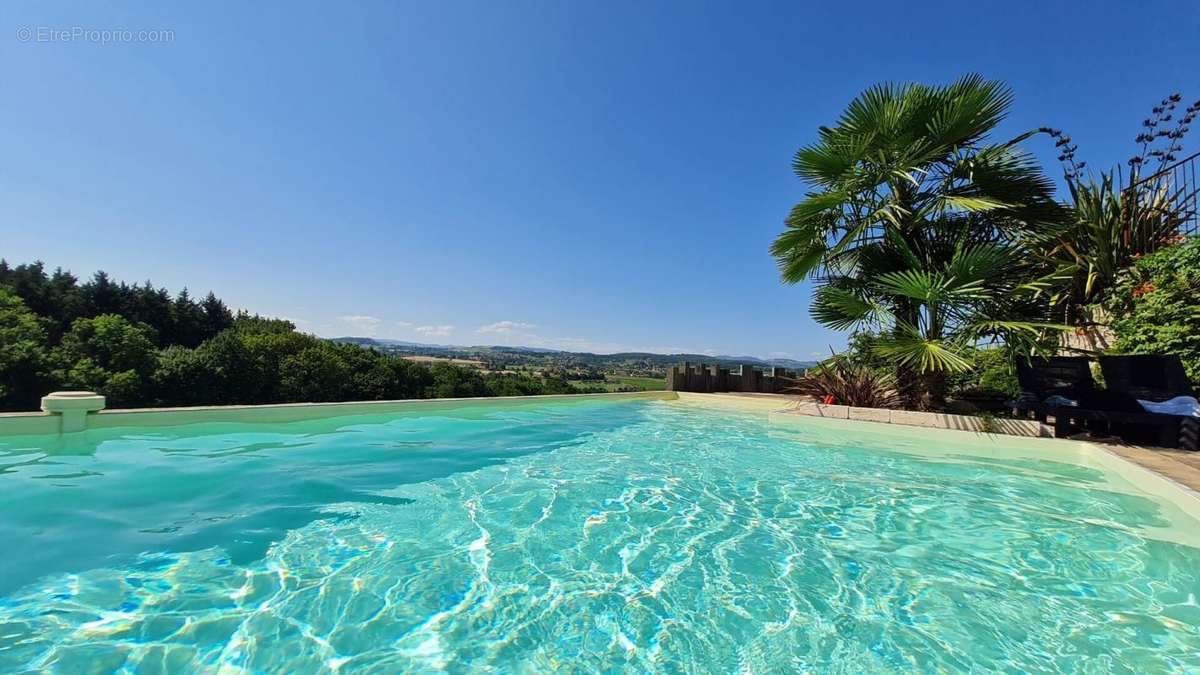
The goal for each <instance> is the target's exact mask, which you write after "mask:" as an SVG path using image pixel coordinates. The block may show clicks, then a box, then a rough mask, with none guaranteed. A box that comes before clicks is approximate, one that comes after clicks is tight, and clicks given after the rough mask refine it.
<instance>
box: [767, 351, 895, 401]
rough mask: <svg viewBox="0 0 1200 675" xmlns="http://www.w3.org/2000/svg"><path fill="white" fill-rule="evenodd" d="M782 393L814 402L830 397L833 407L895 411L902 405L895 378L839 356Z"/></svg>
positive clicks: (807, 374) (828, 360) (809, 372)
mask: <svg viewBox="0 0 1200 675" xmlns="http://www.w3.org/2000/svg"><path fill="white" fill-rule="evenodd" d="M785 391H786V392H787V393H789V394H796V395H799V396H811V397H812V398H815V399H817V400H825V399H826V397H832V399H831V402H832V403H834V404H836V405H852V406H857V407H861V408H898V407H900V403H901V399H900V393H899V392H898V391H896V380H895V378H894V377H892V376H891V375H887V374H883V373H880V372H878V371H874V370H871V369H870V368H866V367H863V366H856V365H851V364H850V363H849V362H848V361H847V360H846V359H845V357H842V356H834V357H833V358H831V359H827V360H826V361H825V362H824V363H822V364H821V365H819V366H817V367H815V368H810V369H809V370H808V371H807V372H805V373H804V375H802V376H800V377H798V378H796V380H795V381H794V382H793V383H792V385H791V386H790V387H788V388H787V389H786V390H785Z"/></svg>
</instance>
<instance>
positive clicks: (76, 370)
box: [57, 314, 158, 405]
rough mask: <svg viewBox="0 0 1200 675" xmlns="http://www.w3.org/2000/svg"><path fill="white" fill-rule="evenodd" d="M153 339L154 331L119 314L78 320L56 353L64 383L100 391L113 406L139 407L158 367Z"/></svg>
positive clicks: (64, 337) (72, 325)
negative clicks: (151, 377)
mask: <svg viewBox="0 0 1200 675" xmlns="http://www.w3.org/2000/svg"><path fill="white" fill-rule="evenodd" d="M154 338H155V334H154V329H153V328H151V327H149V326H147V325H146V324H142V323H136V324H135V323H130V322H129V321H128V320H127V319H126V318H125V317H123V316H119V315H116V314H101V315H100V316H97V317H94V318H90V319H76V320H75V322H74V323H73V324H71V330H70V331H68V332H67V334H66V335H64V336H63V339H62V343H61V344H60V345H59V347H58V350H57V357H58V360H59V361H60V362H61V363H62V364H63V368H62V370H61V371H60V372H61V373H62V376H61V380H62V381H63V383H64V384H66V385H67V386H70V387H76V388H81V389H93V390H96V391H99V392H100V393H102V394H104V395H105V396H106V397H107V398H109V399H111V402H112V403H113V404H114V405H131V404H136V403H138V402H140V400H141V399H142V398H143V387H144V386H145V385H146V384H148V378H149V377H150V375H151V374H152V373H153V371H154V368H155V366H156V365H157V363H158V359H157V354H156V351H155V346H154Z"/></svg>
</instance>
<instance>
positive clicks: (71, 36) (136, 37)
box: [17, 26, 175, 45]
mask: <svg viewBox="0 0 1200 675" xmlns="http://www.w3.org/2000/svg"><path fill="white" fill-rule="evenodd" d="M17 40H18V41H19V42H87V43H92V44H100V45H108V44H134V43H139V42H174V41H175V31H174V30H172V29H170V28H157V29H130V28H89V27H87V26H65V27H61V28H59V27H54V26H21V27H20V28H18V29H17Z"/></svg>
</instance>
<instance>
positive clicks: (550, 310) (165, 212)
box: [0, 0, 1200, 359]
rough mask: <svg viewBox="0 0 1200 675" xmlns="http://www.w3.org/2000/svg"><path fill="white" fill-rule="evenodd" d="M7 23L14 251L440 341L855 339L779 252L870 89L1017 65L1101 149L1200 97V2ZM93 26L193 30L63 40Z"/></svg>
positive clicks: (10, 242) (125, 7)
mask: <svg viewBox="0 0 1200 675" xmlns="http://www.w3.org/2000/svg"><path fill="white" fill-rule="evenodd" d="M969 5H980V6H977V7H976V6H969ZM0 26H2V31H3V32H2V34H0V82H2V83H3V87H4V91H5V94H6V97H5V98H6V101H5V105H4V106H2V107H0V129H2V131H0V152H2V157H3V159H2V163H0V167H2V168H0V256H3V257H5V258H7V259H9V260H10V261H29V260H34V259H42V260H44V261H45V262H46V263H47V264H48V265H50V266H52V267H53V266H58V265H61V266H63V267H65V268H68V269H70V270H72V271H74V272H75V273H77V274H80V275H81V276H82V275H88V274H90V273H91V272H92V271H94V270H96V269H104V270H107V271H108V272H110V273H111V274H112V275H114V276H115V277H117V278H120V279H126V280H144V279H146V278H150V279H152V280H153V281H154V282H155V283H157V284H159V285H165V286H167V287H169V288H171V289H172V290H178V289H179V288H181V287H183V286H185V285H186V286H188V287H189V288H190V289H191V290H192V291H193V292H200V293H203V292H205V291H208V290H210V289H211V290H213V291H215V292H216V293H217V294H218V295H219V296H221V297H222V298H225V299H226V300H227V301H228V302H229V303H230V304H232V305H234V306H236V307H245V308H248V309H250V310H252V311H257V312H262V313H266V314H273V315H278V316H285V317H288V318H291V319H293V320H295V321H296V322H297V324H298V326H299V327H300V329H302V330H306V331H310V332H315V333H317V334H320V335H325V336H333V335H346V334H357V335H373V336H377V337H390V338H398V339H406V340H416V341H426V342H439V343H458V344H529V345H534V346H545V347H559V348H566V349H577V350H593V351H616V350H627V349H638V350H653V351H680V350H687V351H709V352H712V353H724V354H732V353H736V354H755V355H760V356H767V355H775V356H783V355H787V356H791V357H795V358H801V359H805V358H809V357H810V355H812V354H814V353H816V354H823V353H825V352H827V349H828V348H827V345H833V346H834V347H837V346H840V345H841V344H842V343H843V338H842V336H841V335H839V334H837V333H832V332H829V331H826V330H824V329H822V328H820V327H819V326H817V325H816V324H814V323H813V322H812V320H811V319H810V318H809V317H808V310H807V306H808V294H809V289H808V288H807V287H806V286H792V287H787V286H783V285H781V284H780V283H779V281H778V277H777V274H776V269H775V266H774V262H773V260H772V259H771V257H770V256H769V255H768V253H767V247H768V245H769V244H770V242H771V240H772V239H773V238H774V236H775V235H776V234H778V232H779V231H780V230H781V228H782V224H781V223H782V220H783V218H784V216H785V215H786V213H787V211H788V209H789V207H790V206H791V205H792V204H793V203H794V202H796V201H797V200H798V199H799V198H800V197H801V196H802V195H803V191H804V190H803V185H802V184H801V183H800V182H799V181H798V180H797V179H796V178H795V177H794V176H793V175H792V174H791V171H790V166H789V165H790V160H791V156H792V153H793V152H794V151H795V150H796V148H798V147H799V146H800V145H802V144H804V143H807V142H809V141H811V140H812V139H813V137H814V134H815V131H816V128H817V126H818V125H820V124H827V123H830V122H832V121H833V120H834V119H835V117H836V116H837V114H838V113H839V112H840V111H841V109H842V108H843V107H844V106H845V104H846V103H847V102H848V101H849V100H850V99H852V98H853V97H854V96H855V95H856V94H857V93H858V92H859V91H861V90H862V89H863V88H865V87H867V86H870V85H871V84H874V83H877V82H881V81H888V80H892V81H925V82H946V81H949V80H952V79H954V78H955V77H957V76H959V75H961V74H963V73H965V72H969V71H977V72H980V73H982V74H984V75H986V76H988V77H993V78H999V79H1003V80H1005V81H1007V82H1008V83H1009V84H1011V86H1012V87H1013V88H1014V90H1015V93H1016V105H1015V109H1014V110H1013V112H1012V115H1011V117H1010V119H1009V120H1008V122H1007V123H1006V124H1005V126H1004V128H1003V130H1002V133H1001V135H1015V134H1017V133H1020V132H1022V131H1024V130H1026V129H1029V128H1034V127H1038V126H1042V125H1051V126H1056V127H1061V128H1063V129H1065V130H1067V131H1068V133H1070V134H1072V135H1073V136H1074V137H1075V139H1076V140H1077V141H1078V143H1079V146H1080V152H1079V154H1080V157H1081V158H1082V159H1085V160H1087V161H1088V162H1089V164H1091V165H1092V166H1103V165H1108V164H1111V163H1114V162H1118V161H1121V160H1122V159H1123V158H1125V157H1126V156H1128V155H1129V154H1130V153H1131V152H1132V150H1133V142H1132V138H1133V136H1135V135H1136V134H1137V133H1138V124H1139V122H1140V120H1141V119H1142V118H1143V117H1144V116H1145V115H1146V114H1147V112H1148V110H1149V108H1150V107H1151V106H1152V105H1153V104H1154V103H1155V102H1156V101H1157V100H1159V99H1160V98H1161V97H1163V96H1164V95H1166V94H1167V93H1169V92H1172V91H1175V90H1182V92H1183V94H1184V96H1185V97H1187V98H1188V99H1189V100H1191V99H1194V98H1196V97H1200V78H1198V77H1197V70H1196V65H1197V56H1198V55H1200V54H1198V49H1197V45H1196V42H1195V36H1196V35H1197V33H1198V29H1200V5H1196V4H1194V3H1186V2H1185V3H1179V2H1174V3H1170V4H1167V3H1104V2H1087V3H1084V2H1076V3H1065V2H1050V3H1046V2H1036V3H1034V2H1030V3H1017V2H1007V3H959V2H954V3H940V4H935V3H908V4H897V3H880V4H873V3H869V2H859V3H819V4H813V5H811V6H804V5H803V4H802V3H733V2H729V3H715V2H679V3H672V2H651V3H647V2H582V1H580V2H574V1H561V2H558V1H556V2H551V1H550V0H542V1H538V2H478V3H464V2H431V3H419V4H418V3H407V2H389V3H356V4H355V5H354V6H353V7H350V6H342V5H339V4H336V3H319V4H318V3H314V4H307V5H303V4H297V3H278V4H275V3H191V4H190V6H185V5H176V4H174V3H138V4H134V3H130V4H115V3H81V4H78V5H72V4H69V3H56V4H53V5H51V4H48V3H29V4H11V3H6V4H5V5H4V7H3V8H0ZM76 28H78V29H81V30H105V29H108V30H112V29H125V30H130V31H133V32H137V31H152V30H163V31H172V32H173V39H171V40H170V41H165V42H164V41H159V42H137V41H136V38H135V41H134V42H120V43H109V44H100V43H97V42H96V41H94V39H90V38H88V37H87V36H80V37H78V38H76V37H71V36H70V35H68V37H67V39H60V40H57V41H43V40H45V39H48V38H49V37H50V36H49V34H48V33H47V30H49V29H59V30H65V31H67V32H68V33H70V31H72V29H76ZM23 29H24V30H25V31H26V32H22V30H23ZM37 31H41V33H38V32H37ZM30 36H32V37H31V39H28V40H23V39H22V38H27V37H30ZM39 36H40V37H39ZM1193 144H1194V141H1193ZM1030 147H1031V149H1032V150H1034V151H1036V152H1037V153H1038V154H1039V156H1041V157H1042V158H1043V159H1044V160H1046V161H1047V163H1048V165H1049V168H1050V170H1051V171H1052V172H1054V174H1055V175H1057V173H1058V168H1057V164H1056V163H1055V162H1054V159H1053V157H1054V152H1053V148H1052V147H1051V146H1050V143H1048V142H1046V141H1044V140H1039V141H1038V142H1036V143H1034V144H1031V145H1030Z"/></svg>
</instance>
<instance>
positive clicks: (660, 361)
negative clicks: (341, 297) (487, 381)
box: [329, 336, 817, 370]
mask: <svg viewBox="0 0 1200 675" xmlns="http://www.w3.org/2000/svg"><path fill="white" fill-rule="evenodd" d="M329 341H330V342H340V343H344V344H356V345H360V346H363V347H377V348H387V349H395V350H397V351H407V349H412V350H414V351H417V350H419V351H420V352H421V353H424V354H428V353H429V352H433V351H437V352H446V353H447V356H450V355H460V356H470V355H479V354H480V353H493V354H504V353H510V354H558V355H563V356H574V357H579V358H581V359H586V360H613V361H628V360H639V361H645V362H649V363H654V364H656V365H666V366H669V365H674V364H676V363H679V362H682V361H687V362H689V363H719V364H721V365H731V366H735V365H741V364H747V365H753V366H759V367H763V368H770V367H773V366H775V367H781V368H791V369H795V370H803V369H805V368H811V367H812V366H814V365H816V363H817V362H816V361H799V360H796V359H784V358H773V359H772V358H768V359H764V358H759V357H757V356H727V355H720V354H718V355H715V356H714V355H710V354H686V353H680V354H658V353H654V352H618V353H615V354H595V353H592V352H572V351H567V350H563V349H546V348H544V347H523V346H509V345H474V346H470V347H466V346H462V345H445V344H431V343H423V342H406V341H404V340H391V339H385V338H370V337H356V336H347V337H335V338H329Z"/></svg>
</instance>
